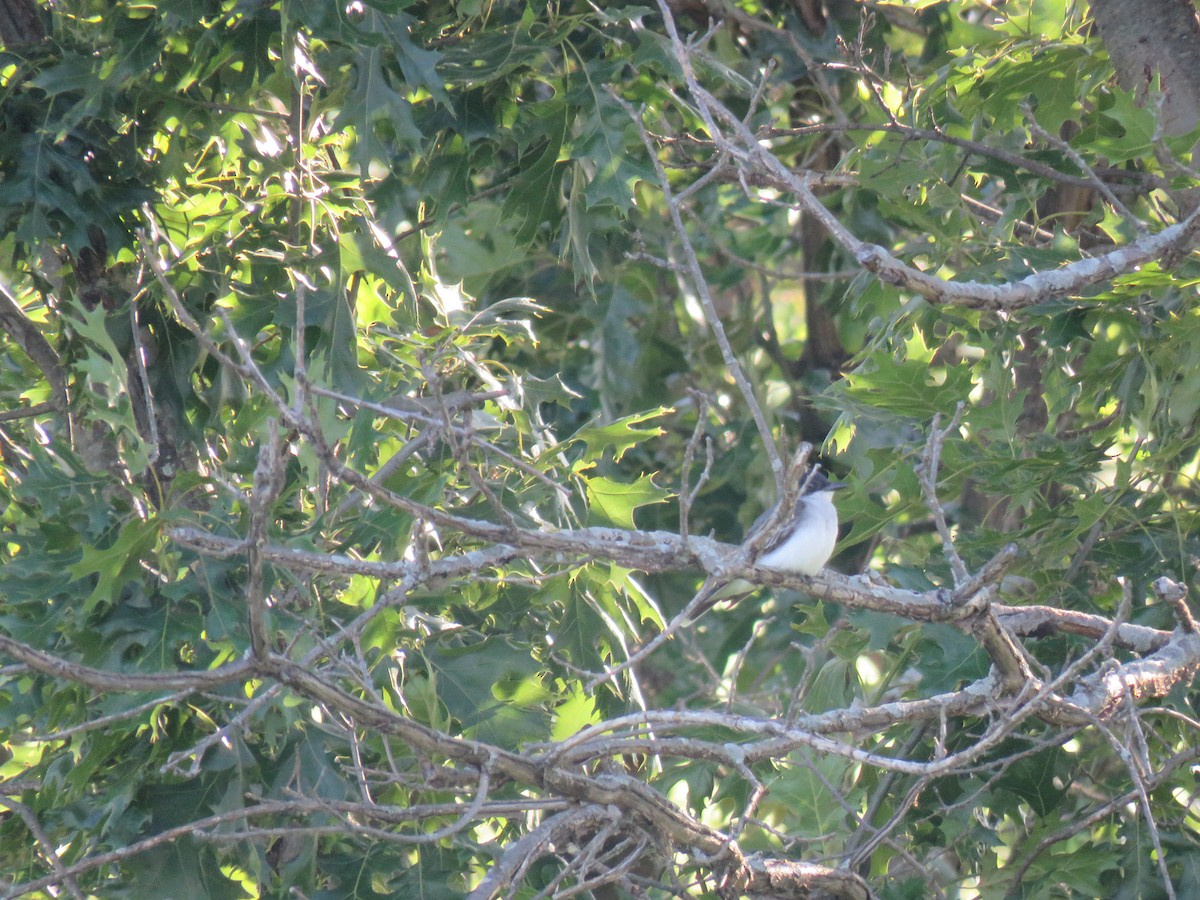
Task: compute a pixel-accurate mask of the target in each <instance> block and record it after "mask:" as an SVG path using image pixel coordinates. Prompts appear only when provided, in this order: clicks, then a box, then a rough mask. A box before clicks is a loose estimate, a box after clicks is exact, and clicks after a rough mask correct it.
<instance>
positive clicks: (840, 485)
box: [825, 481, 850, 491]
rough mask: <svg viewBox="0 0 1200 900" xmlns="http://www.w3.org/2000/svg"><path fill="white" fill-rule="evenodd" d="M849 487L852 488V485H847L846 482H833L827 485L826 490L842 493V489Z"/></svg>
mask: <svg viewBox="0 0 1200 900" xmlns="http://www.w3.org/2000/svg"><path fill="white" fill-rule="evenodd" d="M848 487H850V485H848V484H846V482H844V481H831V482H829V484H827V485H825V490H827V491H840V490H841V489H842V488H848Z"/></svg>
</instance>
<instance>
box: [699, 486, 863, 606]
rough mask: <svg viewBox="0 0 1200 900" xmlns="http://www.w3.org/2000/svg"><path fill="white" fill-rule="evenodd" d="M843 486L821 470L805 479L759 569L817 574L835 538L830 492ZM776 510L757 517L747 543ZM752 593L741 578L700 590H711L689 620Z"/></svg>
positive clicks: (759, 558)
mask: <svg viewBox="0 0 1200 900" xmlns="http://www.w3.org/2000/svg"><path fill="white" fill-rule="evenodd" d="M844 487H846V485H845V484H843V483H842V482H840V481H830V480H829V479H828V478H826V477H825V475H824V473H823V472H821V470H820V469H814V470H813V471H812V472H811V473H809V475H808V477H807V478H806V479H805V482H804V488H803V491H802V492H801V494H800V496H799V497H798V498H797V499H796V508H795V510H794V511H793V513H792V517H791V520H790V521H788V522H785V523H784V524H783V526H782V527H781V528H780V529H779V534H778V536H777V537H776V538H775V540H774V541H772V542H771V543H770V544H768V545H767V546H766V547H764V548H763V549H762V550H761V551H760V552H759V554H758V556H757V557H756V558H755V560H754V564H755V565H758V566H768V567H770V568H772V569H782V570H783V571H785V572H797V573H799V574H801V575H816V574H817V573H818V572H820V571H821V569H822V567H823V566H824V565H825V563H827V562H829V557H830V556H832V555H833V547H834V545H835V544H836V543H837V537H838V516H837V508H836V507H835V506H834V505H833V492H834V491H837V490H841V489H842V488H844ZM774 512H775V510H774V509H769V510H767V511H766V512H765V513H763V514H762V515H761V516H759V517H758V518H757V519H756V520H755V522H754V524H753V525H751V526H750V531H749V532H748V533H747V537H746V540H747V541H752V540H753V539H754V537H755V535H757V534H758V533H759V532H760V531H761V530H762V529H763V528H765V527H766V526H767V524H768V522H770V520H771V519H772V517H773V515H774ZM751 590H753V585H751V584H750V583H749V582H746V581H744V580H742V579H740V578H738V579H736V580H734V581H731V582H729V583H727V584H725V585H723V586H720V587H717V586H715V585H714V586H711V587H710V586H708V585H706V586H705V587H704V588H701V595H703V594H704V593H705V591H710V592H711V596H708V597H705V598H704V599H703V601H702V602H700V603H699V605H698V606H697V607H696V611H695V613H694V614H693V616H692V618H693V619H694V618H695V617H696V616H698V615H700V613H702V612H704V611H705V610H707V609H710V608H712V607H713V606H715V605H716V604H717V603H719V602H720V601H722V600H728V599H731V598H733V597H737V596H740V595H742V594H746V593H749V592H750V591H751Z"/></svg>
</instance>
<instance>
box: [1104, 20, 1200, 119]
mask: <svg viewBox="0 0 1200 900" xmlns="http://www.w3.org/2000/svg"><path fill="white" fill-rule="evenodd" d="M1092 16H1093V17H1094V18H1095V20H1096V25H1097V26H1098V27H1099V29H1100V39H1101V40H1102V41H1103V42H1104V46H1105V48H1106V49H1107V50H1108V54H1109V56H1111V57H1112V61H1113V66H1114V67H1115V68H1116V70H1117V77H1118V78H1119V79H1120V81H1121V86H1122V87H1124V88H1125V89H1127V90H1133V91H1137V92H1138V94H1139V96H1142V97H1144V96H1145V95H1146V93H1147V92H1148V90H1149V88H1150V85H1151V82H1152V81H1153V80H1154V78H1155V76H1158V77H1159V78H1160V79H1161V87H1162V92H1163V105H1162V125H1163V130H1164V132H1165V133H1166V134H1169V135H1170V134H1186V133H1187V132H1189V131H1191V130H1192V129H1193V128H1195V127H1196V123H1197V122H1200V22H1197V20H1196V8H1195V6H1194V5H1193V4H1192V0H1092Z"/></svg>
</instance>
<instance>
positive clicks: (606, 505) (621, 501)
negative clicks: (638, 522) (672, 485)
mask: <svg viewBox="0 0 1200 900" xmlns="http://www.w3.org/2000/svg"><path fill="white" fill-rule="evenodd" d="M653 477H654V476H652V475H643V476H641V477H639V478H638V479H637V480H635V481H633V482H632V483H628V484H623V483H621V482H618V481H613V480H611V479H609V478H604V477H603V476H594V477H590V478H588V477H585V478H584V479H583V480H584V483H585V484H586V485H587V498H588V518H589V521H590V522H591V523H592V524H595V525H614V526H616V527H618V528H634V527H636V526H635V525H634V521H633V514H634V512H635V511H636V510H637V509H638V508H639V507H642V506H649V505H650V504H653V503H663V502H665V501H666V499H667V498H668V497H670V496H671V492H670V491H667V490H664V489H663V488H660V487H658V486H657V485H656V484H655V483H654V481H653Z"/></svg>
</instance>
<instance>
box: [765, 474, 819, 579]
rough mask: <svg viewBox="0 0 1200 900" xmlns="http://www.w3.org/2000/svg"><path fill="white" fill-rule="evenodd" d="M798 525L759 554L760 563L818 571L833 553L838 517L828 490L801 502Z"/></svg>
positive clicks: (774, 566)
mask: <svg viewBox="0 0 1200 900" xmlns="http://www.w3.org/2000/svg"><path fill="white" fill-rule="evenodd" d="M800 508H801V515H800V517H799V521H798V522H797V524H796V527H795V529H793V531H792V533H791V534H790V535H788V536H787V537H786V538H785V539H784V540H783V541H782V542H781V543H780V544H779V545H778V546H776V547H773V548H771V549H770V550H768V551H767V552H766V553H764V554H763V555H762V556H760V557H759V558H758V564H759V565H760V566H770V567H771V568H773V569H783V570H784V571H787V572H798V573H800V574H801V575H816V574H817V573H818V572H820V571H821V567H822V566H824V565H825V563H827V562H828V561H829V557H830V556H832V555H833V547H834V544H836V543H837V534H838V519H837V510H836V509H835V508H834V506H833V499H832V498H831V497H830V496H829V494H828V493H820V494H813V495H811V496H808V497H806V498H805V499H804V503H803V504H801V507H800Z"/></svg>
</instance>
